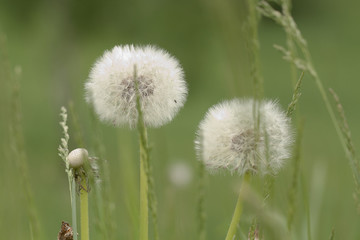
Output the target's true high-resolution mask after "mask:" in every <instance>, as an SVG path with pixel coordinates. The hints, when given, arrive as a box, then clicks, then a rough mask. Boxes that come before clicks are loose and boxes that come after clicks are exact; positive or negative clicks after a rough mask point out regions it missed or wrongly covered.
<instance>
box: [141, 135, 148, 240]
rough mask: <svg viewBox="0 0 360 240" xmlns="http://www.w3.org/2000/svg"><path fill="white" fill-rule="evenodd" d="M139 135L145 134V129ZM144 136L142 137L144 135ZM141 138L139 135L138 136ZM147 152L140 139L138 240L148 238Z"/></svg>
mask: <svg viewBox="0 0 360 240" xmlns="http://www.w3.org/2000/svg"><path fill="white" fill-rule="evenodd" d="M141 135H145V136H146V130H145V129H144V132H143V133H142V134H141ZM145 136H144V137H145ZM140 138H141V137H140ZM146 158H147V152H146V147H145V146H144V143H143V141H141V139H140V240H147V239H148V228H149V222H148V221H149V216H148V215H149V213H148V179H147V174H146V168H147V166H146Z"/></svg>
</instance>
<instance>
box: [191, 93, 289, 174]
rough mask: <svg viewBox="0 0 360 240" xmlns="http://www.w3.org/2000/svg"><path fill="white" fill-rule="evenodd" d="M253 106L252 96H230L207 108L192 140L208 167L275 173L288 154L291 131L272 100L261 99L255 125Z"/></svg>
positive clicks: (284, 116) (238, 171) (286, 120)
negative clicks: (249, 97) (239, 97)
mask: <svg viewBox="0 0 360 240" xmlns="http://www.w3.org/2000/svg"><path fill="white" fill-rule="evenodd" d="M253 107H254V100H239V99H234V100H231V101H225V102H223V103H220V104H217V105H215V106H213V107H212V108H210V109H209V111H208V112H207V114H206V116H205V118H204V119H203V120H202V122H201V123H200V126H199V130H198V132H197V137H196V141H195V145H196V150H197V154H198V156H199V158H200V159H201V160H202V161H203V162H204V164H205V166H206V168H207V169H208V170H209V171H212V172H213V171H216V170H219V169H227V170H229V171H230V172H232V173H233V172H237V173H239V174H243V173H245V172H247V171H251V172H253V173H258V172H259V173H261V174H266V173H269V172H270V173H276V172H277V171H278V170H279V169H280V167H281V166H282V165H283V162H284V160H285V159H286V158H289V157H290V149H289V148H290V146H291V143H292V135H291V131H290V121H289V119H288V118H287V117H286V115H285V113H284V112H283V111H282V110H281V109H280V107H279V106H278V104H277V103H276V102H273V101H261V102H260V103H259V104H258V114H259V119H260V123H259V126H258V127H257V128H256V126H257V124H256V122H255V121H254V114H256V112H255V111H254V110H253Z"/></svg>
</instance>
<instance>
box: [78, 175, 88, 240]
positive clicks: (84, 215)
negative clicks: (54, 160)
mask: <svg viewBox="0 0 360 240" xmlns="http://www.w3.org/2000/svg"><path fill="white" fill-rule="evenodd" d="M88 195H89V194H88V188H87V183H86V177H85V176H81V186H80V221H81V222H80V225H81V226H80V227H81V240H89V196H88Z"/></svg>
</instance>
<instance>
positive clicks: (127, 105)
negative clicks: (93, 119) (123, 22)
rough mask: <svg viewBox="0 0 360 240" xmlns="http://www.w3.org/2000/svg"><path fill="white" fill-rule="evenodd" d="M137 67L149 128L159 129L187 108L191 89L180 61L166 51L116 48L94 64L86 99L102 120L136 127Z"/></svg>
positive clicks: (144, 115) (139, 86) (145, 121)
mask: <svg viewBox="0 0 360 240" xmlns="http://www.w3.org/2000/svg"><path fill="white" fill-rule="evenodd" d="M134 66H136V69H137V81H138V90H139V95H140V102H141V110H142V112H143V118H144V123H145V125H146V126H150V127H159V126H162V125H164V124H166V123H168V122H169V121H171V120H172V119H173V117H174V116H175V115H176V113H177V112H178V111H179V109H180V108H181V107H182V106H183V105H184V103H185V100H186V96H187V86H186V82H185V80H184V74H183V70H182V68H181V66H180V64H179V62H178V61H177V60H176V59H175V58H174V57H172V56H170V55H169V54H168V53H167V52H165V51H164V50H161V49H158V48H155V47H152V46H146V47H135V46H132V45H125V46H116V47H114V48H113V49H112V50H111V51H106V52H105V53H104V55H103V56H102V57H100V58H99V59H98V60H97V61H96V63H95V64H94V66H93V68H92V70H91V73H90V76H89V79H88V81H87V83H86V85H85V89H86V98H87V100H88V102H90V103H92V104H93V106H94V109H95V111H96V113H97V114H98V115H99V117H100V119H101V120H103V121H105V122H109V123H112V124H114V125H116V126H122V125H129V126H130V127H132V128H133V127H135V126H136V123H137V119H138V111H137V109H136V89H135V82H134Z"/></svg>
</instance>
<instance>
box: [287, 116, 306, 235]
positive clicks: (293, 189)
mask: <svg viewBox="0 0 360 240" xmlns="http://www.w3.org/2000/svg"><path fill="white" fill-rule="evenodd" d="M303 131H304V121H301V122H299V124H298V126H297V136H296V140H295V148H294V154H293V174H292V178H291V186H290V188H289V192H288V212H287V227H288V230H289V231H291V228H292V225H293V222H294V216H295V212H296V206H297V195H298V188H299V187H298V185H299V174H300V160H301V149H302V148H301V143H302V139H303Z"/></svg>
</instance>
